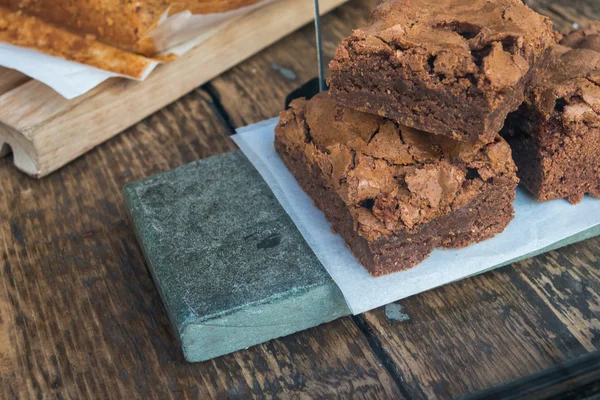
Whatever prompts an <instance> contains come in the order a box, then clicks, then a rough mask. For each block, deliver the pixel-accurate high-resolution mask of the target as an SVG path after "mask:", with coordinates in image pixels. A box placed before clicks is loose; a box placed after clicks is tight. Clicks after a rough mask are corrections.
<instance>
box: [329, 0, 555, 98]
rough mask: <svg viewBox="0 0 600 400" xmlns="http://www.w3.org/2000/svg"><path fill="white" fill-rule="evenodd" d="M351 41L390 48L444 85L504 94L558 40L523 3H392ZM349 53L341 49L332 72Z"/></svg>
mask: <svg viewBox="0 0 600 400" xmlns="http://www.w3.org/2000/svg"><path fill="white" fill-rule="evenodd" d="M346 41H347V42H355V43H354V45H355V46H364V47H366V48H369V47H371V48H376V47H379V48H381V47H387V48H389V49H390V50H392V51H393V53H390V55H391V56H393V57H394V58H396V60H397V62H398V63H399V64H401V65H403V66H405V67H407V68H409V69H411V70H412V71H413V73H414V74H421V73H425V74H428V75H433V76H437V78H438V80H439V82H441V83H444V84H451V83H458V84H459V86H460V85H462V86H471V85H473V84H476V85H477V86H478V87H479V88H490V89H493V90H495V91H503V90H506V89H509V88H512V87H513V86H514V85H515V84H516V83H517V82H518V81H519V80H520V79H521V78H523V77H524V76H525V74H527V72H528V71H529V67H530V65H531V64H532V63H534V62H535V61H536V60H537V59H538V58H539V57H540V56H541V55H542V54H543V53H544V52H545V50H546V49H547V48H548V47H549V46H551V45H553V44H554V43H555V42H556V36H555V34H554V33H553V31H552V23H551V22H550V20H549V19H548V18H546V17H543V16H541V15H539V14H537V13H536V12H534V11H533V10H531V9H530V8H529V7H527V6H526V5H524V4H523V3H522V2H521V0H495V1H490V0H420V1H415V0H387V1H384V2H383V3H381V5H379V7H377V8H376V9H375V10H374V11H373V13H372V16H371V23H370V24H369V25H368V26H366V27H364V28H362V29H359V30H356V31H354V33H353V34H352V36H350V37H349V38H348V39H346ZM345 52H346V49H345V48H344V46H340V47H339V49H338V53H337V55H336V59H335V60H334V61H333V62H332V64H331V68H332V70H334V71H335V70H337V69H338V63H339V61H340V60H343V59H344V58H347V56H348V55H347V54H344V53H345ZM490 100H493V96H491V97H490Z"/></svg>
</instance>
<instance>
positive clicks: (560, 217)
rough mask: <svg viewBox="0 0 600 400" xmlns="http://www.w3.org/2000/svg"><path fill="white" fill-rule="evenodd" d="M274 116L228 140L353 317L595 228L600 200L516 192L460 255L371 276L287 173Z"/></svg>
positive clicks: (439, 254) (436, 255) (445, 253)
mask: <svg viewBox="0 0 600 400" xmlns="http://www.w3.org/2000/svg"><path fill="white" fill-rule="evenodd" d="M277 121H278V120H277V119H272V120H268V121H263V122H261V123H258V124H255V125H251V126H248V127H245V128H242V129H240V130H238V133H237V135H235V136H233V140H234V141H235V142H236V143H237V145H238V146H239V147H240V149H241V150H242V151H243V152H244V154H245V155H246V157H248V159H249V160H250V162H252V164H253V165H254V166H255V167H256V169H257V170H258V171H259V173H260V174H261V175H262V177H263V178H264V179H265V181H266V182H267V184H268V185H269V186H270V188H271V189H272V190H273V193H274V194H275V196H276V197H277V199H278V200H279V202H280V203H281V205H282V206H283V208H284V209H285V210H286V212H287V213H288V214H289V215H290V217H291V218H292V220H293V221H294V223H295V224H296V226H297V227H298V229H299V230H300V232H301V233H302V235H303V236H304V238H305V239H306V241H307V243H308V244H309V246H310V247H311V248H312V250H313V251H314V253H315V254H316V256H317V257H318V258H319V260H320V261H321V263H322V264H323V265H324V267H325V268H326V269H327V271H328V272H329V274H330V275H331V277H332V278H333V280H334V281H335V282H336V284H337V285H338V286H339V287H340V289H341V291H342V293H343V294H344V297H345V298H346V302H347V303H348V306H349V308H350V310H351V311H352V313H353V314H355V315H356V314H360V313H363V312H366V311H369V310H371V309H374V308H377V307H381V306H383V305H386V304H389V303H392V302H394V301H398V300H401V299H403V298H406V297H409V296H412V295H415V294H418V293H421V292H424V291H427V290H430V289H433V288H435V287H438V286H442V285H445V284H448V283H450V282H454V281H457V280H460V279H464V278H467V277H470V276H473V275H477V274H479V273H482V272H485V271H487V270H490V269H493V268H495V267H498V266H501V265H505V264H507V263H508V262H510V261H512V260H516V259H519V258H521V257H523V256H526V255H531V254H532V253H536V252H538V251H539V250H541V249H545V248H546V247H548V246H551V245H553V244H556V243H558V242H561V241H562V240H564V239H566V238H570V237H572V236H574V235H577V234H580V233H581V232H584V231H586V230H589V229H591V228H594V227H598V226H600V200H598V199H593V198H589V197H586V198H584V200H583V201H582V202H581V203H580V204H578V205H575V206H574V205H571V204H570V203H569V202H567V201H566V200H554V201H550V202H544V203H539V202H536V201H535V200H534V199H533V198H531V197H530V196H529V195H528V194H527V193H526V192H525V190H523V189H521V188H519V189H518V192H517V199H516V201H515V204H514V206H515V219H514V220H513V221H512V222H511V223H510V225H509V226H508V228H507V229H506V230H505V231H504V232H503V233H501V234H499V235H497V236H496V237H494V238H493V239H489V240H487V241H484V242H482V243H478V244H475V245H472V246H469V247H467V248H464V249H459V250H454V249H453V250H440V249H437V250H435V251H434V252H433V253H432V254H431V256H430V257H429V258H428V259H426V260H425V261H424V262H422V263H421V264H419V265H418V266H416V267H415V268H412V269H410V270H408V271H403V272H398V273H395V274H392V275H387V276H383V277H380V278H373V277H372V276H371V275H369V273H368V272H367V271H366V270H365V269H364V268H363V267H362V266H361V265H360V264H359V263H358V261H357V259H356V258H355V257H354V256H353V255H352V253H351V252H350V250H348V248H347V247H346V246H345V245H344V240H343V239H342V237H341V236H339V235H337V234H334V233H332V232H331V230H330V224H329V222H327V221H326V220H325V216H324V214H323V213H322V212H321V211H319V209H317V208H316V207H315V206H314V205H313V203H312V200H311V199H310V197H309V196H308V195H307V194H306V193H304V191H303V190H302V189H301V188H300V186H299V185H298V183H297V182H296V180H295V178H294V177H293V175H292V174H291V173H290V172H289V171H288V170H287V168H286V167H285V165H284V164H283V162H282V161H281V159H280V158H279V156H278V155H277V153H276V152H275V148H274V145H273V140H274V128H275V125H276V124H277Z"/></svg>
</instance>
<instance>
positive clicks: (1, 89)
mask: <svg viewBox="0 0 600 400" xmlns="http://www.w3.org/2000/svg"><path fill="white" fill-rule="evenodd" d="M28 80H30V78H29V77H27V76H25V75H23V74H22V73H20V72H17V71H15V70H13V69H8V68H3V67H0V95H2V94H4V93H6V92H9V91H11V90H12V89H14V88H16V87H17V86H20V85H22V84H23V83H25V82H27V81H28Z"/></svg>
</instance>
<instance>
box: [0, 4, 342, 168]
mask: <svg viewBox="0 0 600 400" xmlns="http://www.w3.org/2000/svg"><path fill="white" fill-rule="evenodd" d="M346 1H347V0H320V5H321V12H322V13H326V12H328V11H330V10H332V9H333V8H335V7H337V6H339V5H341V4H342V3H345V2H346ZM313 16H314V12H313V4H312V2H311V1H308V0H303V1H298V0H280V1H277V2H275V3H272V4H270V5H268V6H265V7H263V8H261V9H258V10H255V11H253V12H251V13H249V14H247V15H246V16H244V17H242V18H240V19H238V20H236V21H234V22H233V23H227V24H224V25H223V26H222V28H221V29H220V30H219V32H218V33H217V34H215V35H214V36H213V37H211V38H210V39H208V40H207V41H205V42H203V43H202V44H200V45H199V46H198V47H196V48H195V49H194V50H192V51H190V52H189V53H188V54H186V55H185V56H183V57H182V58H181V59H179V60H177V61H175V62H172V63H170V64H165V65H162V66H160V67H158V68H157V69H156V70H155V71H154V72H153V73H152V74H151V75H150V77H149V78H148V79H146V80H145V81H144V82H135V81H132V80H127V79H119V78H115V79H110V80H108V81H106V82H104V83H103V84H101V85H100V86H98V87H96V88H95V89H93V90H92V91H90V92H88V93H86V94H84V95H82V96H80V97H77V98H75V99H72V100H66V99H64V98H63V97H61V96H60V95H59V94H57V93H56V92H54V91H53V90H52V89H50V88H49V87H47V86H45V85H44V84H42V83H40V82H37V81H34V80H31V79H29V78H27V77H26V76H24V75H22V74H20V73H18V72H16V71H12V70H8V69H3V68H0V157H1V156H4V155H6V154H8V153H9V152H10V150H12V152H13V154H14V164H15V166H16V167H17V168H18V169H20V170H21V171H23V172H25V173H26V174H29V175H31V176H33V177H36V178H41V177H43V176H45V175H48V174H49V173H51V172H53V171H55V170H57V169H59V168H60V167H62V166H64V165H66V164H67V163H69V162H70V161H72V160H74V159H75V158H77V157H79V156H81V155H82V154H84V153H86V152H87V151H89V150H91V149H93V148H94V147H95V146H97V145H99V144H100V143H102V142H104V141H106V140H108V139H110V138H111V137H113V136H115V135H116V134H118V133H119V132H122V131H123V130H125V129H126V128H128V127H130V126H131V125H133V124H135V123H137V122H139V121H140V120H142V119H143V118H145V117H147V116H148V115H150V114H152V113H154V112H155V111H157V110H159V109H161V108H163V107H164V106H166V105H167V104H169V103H171V102H173V101H175V100H176V99H178V98H179V97H181V96H183V95H185V94H186V93H188V92H190V91H191V90H193V89H194V88H196V87H198V86H200V85H202V84H204V83H206V82H207V81H209V80H211V79H212V78H214V77H216V76H218V75H220V74H221V73H223V72H224V71H226V70H228V69H230V68H231V67H233V66H235V65H236V64H238V63H239V62H241V61H243V60H245V59H246V58H248V57H250V56H251V55H253V54H255V53H257V52H258V51H260V50H262V49H263V48H265V47H267V46H269V45H270V44H272V43H274V42H276V41H277V40H279V39H280V38H282V37H283V36H285V35H287V34H289V33H290V32H293V31H294V30H296V29H298V28H300V27H301V26H303V25H305V24H307V23H308V22H310V21H311V20H312V19H313ZM315 73H316V69H315Z"/></svg>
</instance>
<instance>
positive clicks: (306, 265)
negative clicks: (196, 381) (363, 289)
mask: <svg viewBox="0 0 600 400" xmlns="http://www.w3.org/2000/svg"><path fill="white" fill-rule="evenodd" d="M124 194H125V200H126V205H127V209H128V212H129V215H130V218H131V221H132V225H133V228H134V229H135V232H136V235H137V237H138V241H139V243H140V245H141V247H142V250H143V252H144V255H145V257H146V260H147V264H148V267H149V270H150V272H151V273H152V276H153V277H154V281H155V283H156V286H157V288H158V291H159V292H160V295H161V297H162V300H163V303H164V305H165V309H166V310H167V312H168V314H169V317H170V319H171V322H172V324H173V326H174V328H175V331H176V332H177V334H178V336H179V340H180V342H181V346H182V349H183V352H184V354H185V357H186V359H187V360H188V361H190V362H196V361H204V360H208V359H211V358H214V357H218V356H221V355H224V354H227V353H230V352H233V351H236V350H239V349H243V348H246V347H249V346H253V345H256V344H259V343H263V342H266V341H268V340H271V339H273V338H277V337H280V336H285V335H289V334H291V333H294V332H298V331H301V330H304V329H308V328H311V327H314V326H316V325H319V324H322V323H324V322H328V321H332V320H334V319H336V318H339V317H342V316H345V315H349V314H350V311H349V309H348V308H347V306H346V303H345V301H344V298H343V295H342V293H341V292H340V290H339V288H338V287H337V286H336V285H335V283H334V282H333V281H332V280H331V277H330V276H329V274H328V273H327V271H326V270H325V269H324V268H323V266H322V265H321V263H320V262H319V261H318V259H317V258H316V256H315V255H314V253H313V252H312V250H311V249H310V247H309V246H308V245H307V244H306V242H305V241H304V239H303V238H302V236H301V234H300V232H299V231H298V230H297V229H296V227H295V225H294V223H293V222H292V220H291V219H290V218H289V216H288V215H287V214H286V212H285V211H284V210H283V208H282V207H281V205H280V204H279V202H278V201H277V199H276V198H275V196H274V195H273V194H272V192H271V190H270V189H269V187H268V186H267V184H266V183H265V182H264V181H263V179H262V178H261V177H260V175H259V174H258V172H257V171H256V170H255V169H254V167H253V166H252V165H251V164H250V162H249V161H248V160H247V159H246V157H245V156H244V155H242V154H241V153H240V152H233V153H229V154H225V155H221V156H216V157H212V158H209V159H205V160H201V161H198V162H195V163H192V164H190V165H187V166H184V167H181V168H178V169H176V170H173V171H169V172H166V173H163V174H161V175H157V176H154V177H150V178H147V179H144V180H141V181H138V182H134V183H130V184H128V185H126V186H125V188H124Z"/></svg>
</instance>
